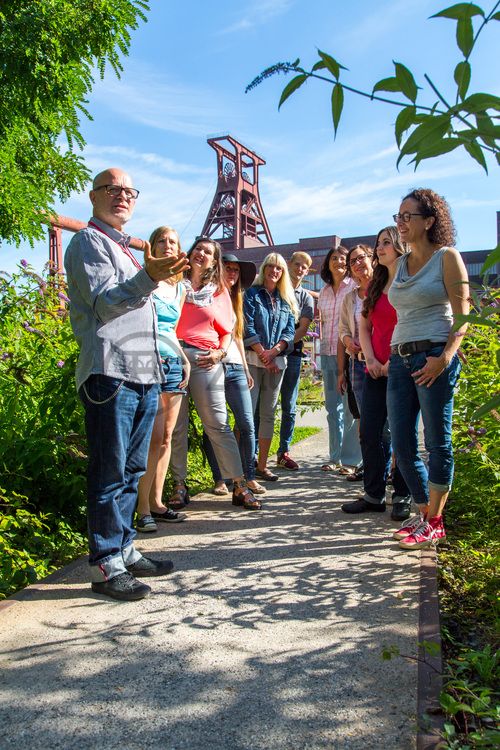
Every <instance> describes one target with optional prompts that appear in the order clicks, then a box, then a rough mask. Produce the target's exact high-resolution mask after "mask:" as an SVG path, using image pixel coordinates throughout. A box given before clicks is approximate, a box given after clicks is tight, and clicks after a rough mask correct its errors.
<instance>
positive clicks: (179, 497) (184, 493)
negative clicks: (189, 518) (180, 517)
mask: <svg viewBox="0 0 500 750" xmlns="http://www.w3.org/2000/svg"><path fill="white" fill-rule="evenodd" d="M190 500H191V498H190V497H189V490H188V488H187V487H183V486H182V485H178V486H177V487H176V488H175V491H174V493H173V495H171V497H169V499H168V506H169V507H170V508H172V510H182V509H183V508H185V507H186V505H188V503H189V502H190Z"/></svg>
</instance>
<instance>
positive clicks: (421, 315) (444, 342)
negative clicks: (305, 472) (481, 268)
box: [387, 189, 469, 549]
mask: <svg viewBox="0 0 500 750" xmlns="http://www.w3.org/2000/svg"><path fill="white" fill-rule="evenodd" d="M394 221H395V222H396V223H397V225H398V229H399V232H400V235H401V239H402V240H403V242H406V243H407V244H408V245H409V247H410V252H409V253H408V254H407V255H403V256H402V257H401V259H400V260H399V261H398V267H397V270H396V274H395V278H394V281H393V283H392V286H391V288H390V289H389V295H388V296H389V301H390V302H391V304H392V306H393V307H394V308H395V310H396V312H397V316H398V322H397V325H396V327H395V329H394V334H393V337H392V342H391V344H392V345H391V359H390V365H389V380H388V386H387V410H388V415H389V423H390V427H391V434H392V438H393V449H394V452H395V454H396V460H397V462H398V466H399V468H400V470H401V473H402V475H403V477H404V479H405V481H406V484H407V485H408V487H409V490H410V492H411V494H412V496H413V499H414V501H415V503H416V504H417V505H418V508H419V514H418V515H417V516H415V517H413V518H410V519H409V521H406V522H405V523H404V524H403V526H402V527H401V528H400V529H399V530H398V531H396V532H395V533H394V538H395V539H397V540H398V541H399V545H400V547H403V548H404V549H418V548H420V547H429V546H431V545H432V544H436V543H438V542H439V541H440V540H441V539H444V538H445V537H446V532H445V530H444V526H443V519H442V512H443V508H444V506H445V503H446V500H447V499H448V494H449V491H450V488H451V483H452V479H453V451H452V445H451V420H452V412H453V393H454V389H455V385H456V383H457V380H458V376H459V373H460V362H459V359H458V356H457V350H458V348H459V346H460V342H461V340H462V336H463V335H464V333H465V331H466V328H467V326H466V325H462V326H461V327H460V328H459V329H458V330H457V331H454V330H452V329H453V322H454V316H455V315H458V314H466V313H467V312H468V311H469V303H468V297H469V287H468V279H467V271H466V269H465V265H464V262H463V260H462V258H461V256H460V253H459V252H458V251H457V250H455V248H453V247H450V245H452V244H453V242H454V238H455V229H454V226H453V222H452V219H451V215H450V209H449V206H448V204H447V203H446V201H445V200H444V199H443V198H442V197H441V196H439V195H437V194H436V193H434V192H433V191H432V190H428V189H418V190H412V191H411V193H409V194H408V195H407V196H405V198H404V199H403V201H402V203H401V206H400V208H399V213H398V214H396V215H395V216H394ZM420 413H421V414H422V421H423V425H424V438H425V447H426V450H427V452H428V455H429V465H428V468H427V467H426V466H425V464H424V462H423V461H422V459H421V458H420V456H419V453H418V436H417V428H418V419H419V415H420Z"/></svg>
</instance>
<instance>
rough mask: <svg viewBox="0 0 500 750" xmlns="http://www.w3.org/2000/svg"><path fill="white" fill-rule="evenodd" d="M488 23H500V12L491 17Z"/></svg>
mask: <svg viewBox="0 0 500 750" xmlns="http://www.w3.org/2000/svg"><path fill="white" fill-rule="evenodd" d="M490 21H500V10H499V11H498V13H495V14H494V15H492V16H491V18H490Z"/></svg>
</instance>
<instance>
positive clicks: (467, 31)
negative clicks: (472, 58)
mask: <svg viewBox="0 0 500 750" xmlns="http://www.w3.org/2000/svg"><path fill="white" fill-rule="evenodd" d="M457 44H458V47H459V49H460V50H461V51H462V53H463V55H464V57H468V56H469V55H470V52H471V50H472V47H473V46H474V29H473V27H472V21H471V19H470V18H461V19H460V21H458V22H457Z"/></svg>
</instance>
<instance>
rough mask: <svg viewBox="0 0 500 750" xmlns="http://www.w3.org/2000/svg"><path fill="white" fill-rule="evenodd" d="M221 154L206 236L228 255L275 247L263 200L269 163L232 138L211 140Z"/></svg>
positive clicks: (207, 219) (211, 143)
mask: <svg viewBox="0 0 500 750" xmlns="http://www.w3.org/2000/svg"><path fill="white" fill-rule="evenodd" d="M207 143H208V144H209V145H210V146H211V147H212V148H213V149H214V150H215V151H216V153H217V175H218V181H217V190H216V192H215V196H214V199H213V201H212V205H211V206H210V210H209V212H208V215H207V218H206V219H205V224H204V226H203V230H202V234H203V235H205V236H207V237H210V238H212V239H214V240H217V241H218V242H220V244H221V245H222V247H223V249H224V250H226V251H232V252H235V251H237V250H242V249H245V248H247V247H259V246H261V245H274V242H273V238H272V236H271V232H270V230H269V226H268V224H267V221H266V217H265V215H264V210H263V208H262V204H261V202H260V197H259V167H260V166H261V165H262V164H265V163H266V162H265V161H264V159H261V157H260V156H257V154H255V153H254V152H253V151H250V149H249V148H246V147H245V146H243V145H242V144H241V143H238V141H237V140H235V139H234V138H232V137H231V136H230V135H226V136H221V137H220V138H209V139H208V140H207Z"/></svg>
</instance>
